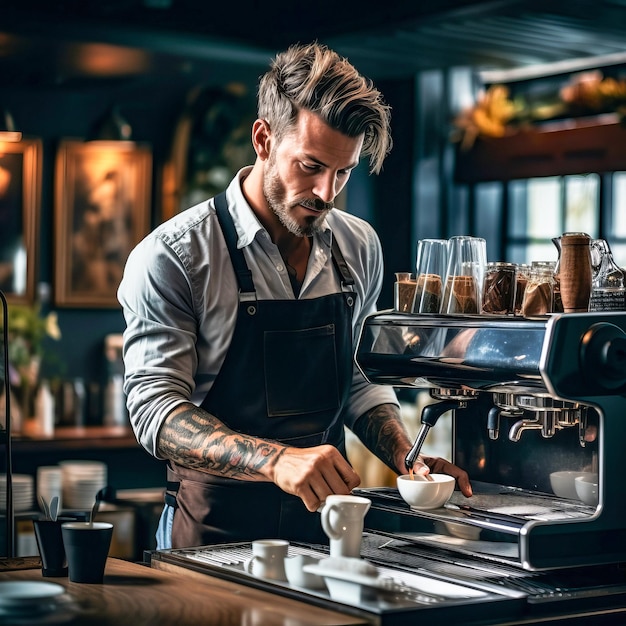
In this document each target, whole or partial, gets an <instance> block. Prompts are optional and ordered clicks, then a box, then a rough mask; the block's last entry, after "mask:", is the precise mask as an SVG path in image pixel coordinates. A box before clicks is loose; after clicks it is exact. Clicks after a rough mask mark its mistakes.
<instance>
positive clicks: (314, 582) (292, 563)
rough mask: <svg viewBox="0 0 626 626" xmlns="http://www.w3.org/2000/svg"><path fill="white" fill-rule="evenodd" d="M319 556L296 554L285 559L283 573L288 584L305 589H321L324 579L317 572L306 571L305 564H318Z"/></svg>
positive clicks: (323, 585)
mask: <svg viewBox="0 0 626 626" xmlns="http://www.w3.org/2000/svg"><path fill="white" fill-rule="evenodd" d="M319 562H320V558H319V557H317V556H313V555H310V554H296V555H295V556H290V557H287V558H286V559H285V573H286V574H287V580H288V581H289V584H290V585H293V586H294V587H304V588H307V589H323V588H324V587H325V584H324V579H323V578H322V577H321V576H318V575H317V574H311V573H310V572H306V571H305V570H304V569H303V568H304V567H305V566H307V565H318V564H319Z"/></svg>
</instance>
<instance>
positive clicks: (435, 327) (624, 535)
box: [356, 311, 626, 575]
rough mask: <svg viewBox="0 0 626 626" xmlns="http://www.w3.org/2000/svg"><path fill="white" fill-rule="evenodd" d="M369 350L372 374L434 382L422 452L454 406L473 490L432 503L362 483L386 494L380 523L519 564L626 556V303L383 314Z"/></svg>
mask: <svg viewBox="0 0 626 626" xmlns="http://www.w3.org/2000/svg"><path fill="white" fill-rule="evenodd" d="M356 361H357V364H358V366H359V367H360V369H361V371H362V372H363V374H364V375H365V377H366V378H367V379H368V380H369V381H371V382H373V383H378V384H386V385H393V386H395V387H412V388H417V389H424V390H428V393H429V394H430V396H431V398H432V400H429V403H428V405H427V406H426V408H425V409H424V412H423V413H422V417H421V428H420V431H419V434H418V437H417V440H416V444H415V446H414V448H413V450H412V451H411V453H410V456H411V455H413V457H414V456H416V455H417V452H419V449H420V447H421V444H422V443H423V440H424V439H425V436H426V434H427V433H428V430H429V429H430V428H436V427H437V426H436V422H437V420H438V418H439V416H440V415H442V414H443V413H445V412H446V411H450V410H451V411H452V430H453V449H452V450H453V458H452V460H453V461H454V463H456V464H457V465H459V466H460V467H462V468H464V469H465V470H466V471H467V472H468V473H469V475H470V479H471V481H472V486H473V490H474V495H473V496H472V497H471V498H465V497H464V496H463V495H462V494H460V492H458V491H455V493H454V495H453V496H452V498H451V499H450V501H449V502H448V503H447V504H446V505H445V507H444V508H442V509H436V510H431V511H413V510H411V509H410V508H409V507H408V505H406V504H405V503H404V501H402V500H401V499H400V497H399V495H398V494H397V491H396V490H395V489H392V488H380V489H376V488H374V489H362V490H359V491H361V492H363V495H367V496H368V497H370V498H371V499H372V501H373V505H372V509H371V511H370V513H369V514H368V518H367V519H366V526H367V527H368V528H370V529H372V530H373V531H376V532H383V533H388V534H389V535H390V536H391V537H395V538H396V539H402V540H404V541H405V543H404V544H403V545H404V549H405V551H407V550H408V548H407V546H413V550H414V552H415V554H419V553H420V551H421V553H423V554H429V555H431V557H430V558H435V559H436V558H437V557H432V555H433V554H437V551H441V552H439V554H441V555H444V554H445V555H447V556H445V557H444V556H441V558H440V560H441V561H445V560H447V561H448V562H450V561H457V560H458V559H459V558H460V557H461V556H463V555H464V556H465V557H468V558H476V559H479V560H481V561H482V562H483V563H492V564H500V565H505V566H506V567H507V569H506V571H507V572H508V574H507V575H510V572H511V571H512V570H514V569H521V570H524V571H530V572H537V571H548V570H555V569H562V568H580V567H588V566H602V565H604V564H620V563H624V562H626V514H625V513H624V496H625V494H626V482H625V481H626V312H623V313H622V312H619V313H581V314H560V315H559V314H556V315H550V316H541V317H538V318H532V319H526V318H518V317H505V316H500V315H484V314H481V315H463V316H449V315H424V314H404V313H398V312H392V311H388V312H381V313H377V314H375V315H372V316H370V317H369V318H368V319H367V320H366V322H365V323H364V325H363V328H362V332H361V336H360V340H359V343H358V347H357V352H356ZM410 460H412V459H410ZM576 478H579V479H578V481H577V480H576ZM580 483H585V484H580ZM577 487H578V488H579V489H578V490H576V488H577ZM409 551H410V550H409ZM454 555H456V556H454Z"/></svg>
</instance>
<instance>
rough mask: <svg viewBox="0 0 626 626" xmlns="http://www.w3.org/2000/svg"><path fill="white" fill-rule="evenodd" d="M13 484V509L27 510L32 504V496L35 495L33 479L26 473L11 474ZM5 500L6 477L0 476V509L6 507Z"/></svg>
mask: <svg viewBox="0 0 626 626" xmlns="http://www.w3.org/2000/svg"><path fill="white" fill-rule="evenodd" d="M11 484H12V485H13V510H14V511H15V512H16V513H17V512H18V511H28V510H30V509H31V508H32V506H33V496H34V495H35V481H34V480H33V477H32V476H29V475H28V474H13V476H12V479H11ZM6 502H7V477H6V475H4V476H0V511H4V510H5V509H6Z"/></svg>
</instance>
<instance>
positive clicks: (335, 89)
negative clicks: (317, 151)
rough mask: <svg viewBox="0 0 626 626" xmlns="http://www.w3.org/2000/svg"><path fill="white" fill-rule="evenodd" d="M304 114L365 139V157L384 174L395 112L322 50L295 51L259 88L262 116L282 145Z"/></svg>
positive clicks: (283, 56)
mask: <svg viewBox="0 0 626 626" xmlns="http://www.w3.org/2000/svg"><path fill="white" fill-rule="evenodd" d="M302 109H304V110H307V111H310V112H311V113H314V114H316V115H319V116H320V117H321V119H322V120H323V121H324V122H325V123H326V124H328V125H329V126H330V127H331V128H334V129H335V130H338V131H340V132H341V133H343V134H344V135H347V136H348V137H358V136H359V135H364V140H363V147H362V149H361V156H369V165H370V173H378V172H380V170H381V168H382V165H383V161H384V160H385V157H386V156H387V154H388V153H389V151H390V150H391V146H392V140H391V128H390V118H391V107H390V106H389V105H387V104H385V102H384V101H383V97H382V94H381V93H380V91H378V89H376V88H375V87H374V85H373V83H372V81H371V80H370V79H368V78H365V77H364V76H361V74H359V72H358V71H357V70H356V69H355V68H354V66H353V65H352V64H350V63H349V62H348V60H347V59H345V58H342V57H340V56H339V55H338V54H337V53H336V52H334V51H332V50H330V49H329V48H327V47H326V46H324V45H322V44H318V43H312V44H308V45H301V44H296V45H293V46H290V47H289V48H288V49H287V50H286V51H284V52H281V53H279V54H278V55H277V56H276V57H275V59H274V60H273V61H272V64H271V67H270V69H269V71H268V72H267V73H266V74H264V75H263V76H262V77H261V80H260V82H259V90H258V116H259V118H261V119H264V120H266V121H267V122H268V124H269V126H270V128H271V130H272V133H274V134H275V135H276V137H277V139H278V140H279V141H280V140H281V139H282V138H283V137H284V136H285V134H287V133H288V132H289V131H290V130H291V128H293V126H294V125H295V122H296V119H297V117H298V113H299V111H300V110H302Z"/></svg>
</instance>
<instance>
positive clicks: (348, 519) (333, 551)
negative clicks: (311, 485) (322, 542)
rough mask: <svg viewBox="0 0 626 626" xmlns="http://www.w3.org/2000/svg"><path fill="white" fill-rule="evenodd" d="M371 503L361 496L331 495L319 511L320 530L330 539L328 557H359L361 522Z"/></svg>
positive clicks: (361, 533) (361, 532) (361, 536)
mask: <svg viewBox="0 0 626 626" xmlns="http://www.w3.org/2000/svg"><path fill="white" fill-rule="evenodd" d="M371 504H372V501H371V500H369V499H368V498H362V497H361V496H352V495H347V496H341V495H332V496H328V497H327V498H326V502H325V504H324V506H323V508H322V510H321V514H322V528H323V529H324V532H325V533H326V534H327V535H328V537H329V539H330V556H349V557H354V558H359V557H360V556H361V539H362V538H363V521H364V519H365V514H366V513H367V512H368V511H369V508H370V506H371Z"/></svg>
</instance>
